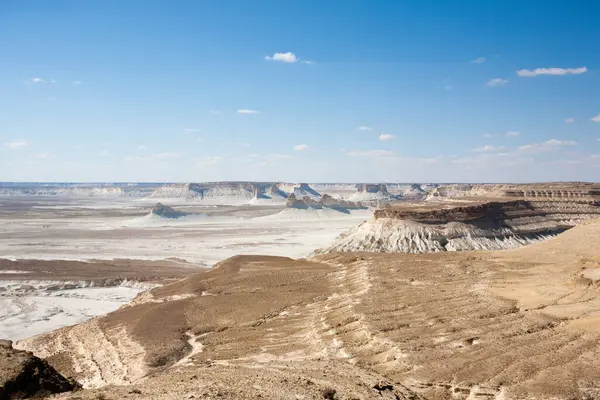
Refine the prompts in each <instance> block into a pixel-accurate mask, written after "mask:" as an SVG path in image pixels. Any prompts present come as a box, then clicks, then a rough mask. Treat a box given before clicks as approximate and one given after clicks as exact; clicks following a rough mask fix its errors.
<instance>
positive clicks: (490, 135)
mask: <svg viewBox="0 0 600 400" xmlns="http://www.w3.org/2000/svg"><path fill="white" fill-rule="evenodd" d="M492 136H494V135H492V134H491V133H484V134H483V137H485V138H491V137H492Z"/></svg>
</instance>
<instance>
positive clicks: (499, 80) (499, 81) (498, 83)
mask: <svg viewBox="0 0 600 400" xmlns="http://www.w3.org/2000/svg"><path fill="white" fill-rule="evenodd" d="M507 83H508V79H502V78H494V79H490V80H489V81H487V83H486V85H488V86H490V87H496V86H505V85H506V84H507Z"/></svg>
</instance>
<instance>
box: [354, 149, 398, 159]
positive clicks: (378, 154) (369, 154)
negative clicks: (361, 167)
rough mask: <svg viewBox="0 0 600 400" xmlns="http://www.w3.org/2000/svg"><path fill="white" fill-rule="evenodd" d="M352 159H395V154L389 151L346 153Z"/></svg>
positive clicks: (355, 151)
mask: <svg viewBox="0 0 600 400" xmlns="http://www.w3.org/2000/svg"><path fill="white" fill-rule="evenodd" d="M346 155H347V156H350V157H394V152H393V151H389V150H364V151H362V150H352V151H348V152H346Z"/></svg>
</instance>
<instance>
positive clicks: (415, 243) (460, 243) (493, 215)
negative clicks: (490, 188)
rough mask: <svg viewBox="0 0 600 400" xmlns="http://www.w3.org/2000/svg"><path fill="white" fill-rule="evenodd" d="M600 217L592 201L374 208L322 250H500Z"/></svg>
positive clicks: (539, 238) (538, 239) (512, 202)
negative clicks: (371, 215) (369, 218)
mask: <svg viewBox="0 0 600 400" xmlns="http://www.w3.org/2000/svg"><path fill="white" fill-rule="evenodd" d="M598 217H600V206H599V203H597V202H594V201H591V202H590V201H570V202H569V201H538V202H531V201H525V200H516V201H507V202H489V203H484V204H477V205H468V206H464V207H455V208H450V209H437V210H429V211H407V210H395V209H383V210H376V211H375V213H374V217H373V218H372V219H371V220H369V221H366V222H364V223H362V224H361V225H359V226H358V227H356V228H354V229H352V230H350V231H349V232H346V233H344V234H342V235H340V236H339V237H338V238H337V239H336V240H335V241H334V242H333V243H332V244H331V246H329V247H328V248H327V249H326V250H324V251H325V252H336V251H342V252H347V251H369V252H402V253H424V252H439V251H466V250H500V249H509V248H515V247H520V246H523V245H526V244H529V243H534V242H537V241H540V240H545V239H547V238H549V237H552V236H554V235H557V234H559V233H561V232H563V231H565V230H567V229H569V228H571V227H573V226H575V225H577V224H580V223H581V222H583V221H585V220H588V219H592V218H598Z"/></svg>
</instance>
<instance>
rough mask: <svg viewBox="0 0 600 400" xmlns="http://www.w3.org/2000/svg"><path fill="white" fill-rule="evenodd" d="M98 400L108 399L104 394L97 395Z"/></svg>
mask: <svg viewBox="0 0 600 400" xmlns="http://www.w3.org/2000/svg"><path fill="white" fill-rule="evenodd" d="M96 399H98V400H107V399H108V397H106V395H105V394H104V393H97V394H96Z"/></svg>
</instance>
